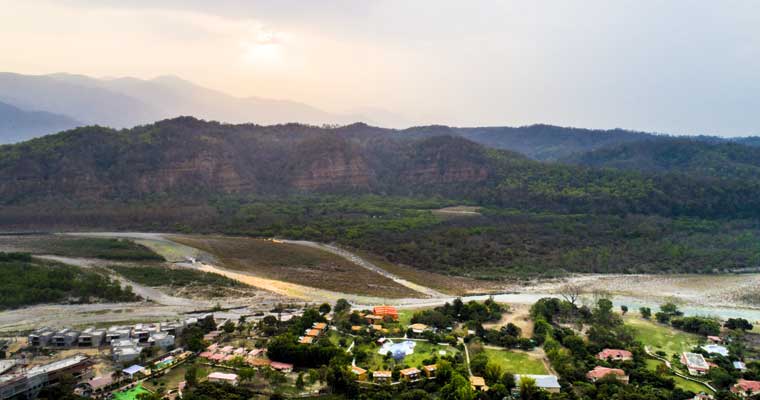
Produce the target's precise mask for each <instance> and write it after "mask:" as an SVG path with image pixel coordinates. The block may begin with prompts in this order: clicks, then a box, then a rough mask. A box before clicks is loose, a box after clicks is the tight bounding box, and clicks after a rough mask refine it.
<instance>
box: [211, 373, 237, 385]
mask: <svg viewBox="0 0 760 400" xmlns="http://www.w3.org/2000/svg"><path fill="white" fill-rule="evenodd" d="M208 381H209V382H220V383H229V384H230V385H233V386H236V385H237V384H238V376H237V375H236V374H225V373H224V372H212V373H211V374H209V376H208Z"/></svg>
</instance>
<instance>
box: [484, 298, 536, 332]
mask: <svg viewBox="0 0 760 400" xmlns="http://www.w3.org/2000/svg"><path fill="white" fill-rule="evenodd" d="M509 323H513V324H515V325H517V327H518V328H520V329H521V330H522V336H523V337H528V338H529V337H532V336H533V320H532V319H531V318H530V305H527V304H510V305H509V312H506V313H503V314H502V316H501V319H500V320H498V321H496V322H489V323H485V324H483V327H484V328H486V329H499V328H501V327H502V326H505V325H507V324H509Z"/></svg>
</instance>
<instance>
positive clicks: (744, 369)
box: [732, 361, 747, 372]
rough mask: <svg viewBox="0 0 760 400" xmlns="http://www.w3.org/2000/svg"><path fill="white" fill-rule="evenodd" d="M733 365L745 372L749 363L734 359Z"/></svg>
mask: <svg viewBox="0 0 760 400" xmlns="http://www.w3.org/2000/svg"><path fill="white" fill-rule="evenodd" d="M732 365H733V366H734V369H735V370H737V371H741V372H744V371H746V370H747V365H746V364H744V363H743V362H741V361H734V362H733V364H732Z"/></svg>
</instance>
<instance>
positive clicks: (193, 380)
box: [185, 365, 198, 388]
mask: <svg viewBox="0 0 760 400" xmlns="http://www.w3.org/2000/svg"><path fill="white" fill-rule="evenodd" d="M185 383H186V384H187V387H189V388H192V387H195V386H196V385H197V384H198V367H196V366H195V365H190V366H189V367H187V369H186V370H185Z"/></svg>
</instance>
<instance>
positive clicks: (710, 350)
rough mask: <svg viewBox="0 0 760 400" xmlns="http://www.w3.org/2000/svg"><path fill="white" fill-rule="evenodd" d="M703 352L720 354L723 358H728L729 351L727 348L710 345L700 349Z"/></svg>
mask: <svg viewBox="0 0 760 400" xmlns="http://www.w3.org/2000/svg"><path fill="white" fill-rule="evenodd" d="M700 348H701V349H702V350H704V351H706V352H707V353H708V354H712V353H714V354H720V355H722V356H723V357H728V349H727V348H726V347H725V346H721V345H719V344H708V345H704V346H701V347H700Z"/></svg>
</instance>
